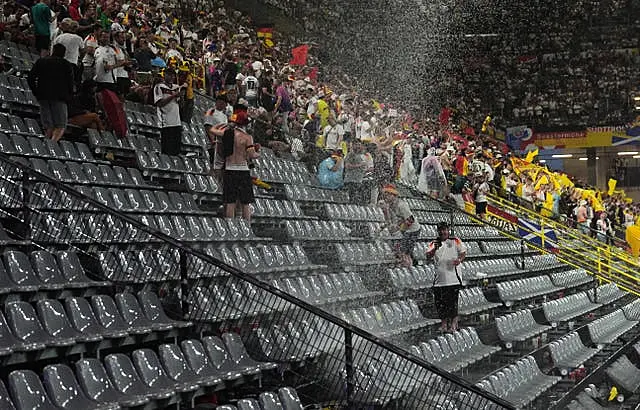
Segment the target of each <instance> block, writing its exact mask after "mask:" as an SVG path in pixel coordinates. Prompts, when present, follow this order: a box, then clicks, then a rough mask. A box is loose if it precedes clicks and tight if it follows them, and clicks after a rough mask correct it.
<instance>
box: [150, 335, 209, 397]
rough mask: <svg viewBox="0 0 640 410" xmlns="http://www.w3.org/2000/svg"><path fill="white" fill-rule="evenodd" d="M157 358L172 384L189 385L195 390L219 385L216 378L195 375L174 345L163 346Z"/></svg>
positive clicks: (159, 349)
mask: <svg viewBox="0 0 640 410" xmlns="http://www.w3.org/2000/svg"><path fill="white" fill-rule="evenodd" d="M158 357H159V359H160V363H162V367H164V369H165V372H166V373H167V375H168V376H169V378H171V379H172V380H173V381H174V382H176V383H178V384H182V385H184V386H188V385H191V386H192V387H195V388H196V389H197V388H198V387H200V386H204V387H211V386H215V385H217V384H218V383H220V379H219V378H217V377H206V376H200V375H198V374H196V373H195V372H194V371H193V370H192V369H191V367H190V366H189V363H188V362H187V360H186V359H185V357H184V354H183V353H182V350H180V347H179V346H178V345H176V344H163V345H160V347H159V348H158Z"/></svg>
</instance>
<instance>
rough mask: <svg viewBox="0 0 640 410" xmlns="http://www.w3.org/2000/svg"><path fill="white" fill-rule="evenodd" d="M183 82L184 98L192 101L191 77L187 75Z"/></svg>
mask: <svg viewBox="0 0 640 410" xmlns="http://www.w3.org/2000/svg"><path fill="white" fill-rule="evenodd" d="M184 82H185V83H186V84H187V91H186V93H185V97H186V99H187V100H193V76H192V75H191V74H187V78H185V80H184Z"/></svg>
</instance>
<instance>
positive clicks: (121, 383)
mask: <svg viewBox="0 0 640 410" xmlns="http://www.w3.org/2000/svg"><path fill="white" fill-rule="evenodd" d="M104 366H105V369H106V371H107V374H108V375H109V378H110V379H111V381H112V382H113V385H114V387H115V388H116V389H117V390H118V391H119V392H121V393H123V394H126V395H128V396H131V395H133V396H146V397H148V398H150V399H155V400H163V399H168V398H170V397H171V396H173V395H174V394H175V390H174V389H172V388H155V387H150V386H147V385H145V384H144V383H143V382H142V380H141V379H140V375H139V374H138V372H137V371H136V369H135V367H134V365H133V363H132V362H131V359H130V358H129V356H127V355H125V354H122V353H115V354H110V355H108V356H107V357H105V359H104Z"/></svg>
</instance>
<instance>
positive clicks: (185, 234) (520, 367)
mask: <svg viewBox="0 0 640 410" xmlns="http://www.w3.org/2000/svg"><path fill="white" fill-rule="evenodd" d="M9 49H10V50H12V49H13V48H9ZM0 83H1V84H2V85H0V87H1V88H0V92H2V93H3V95H4V94H6V93H10V94H11V95H17V94H20V95H21V98H15V99H14V100H7V102H6V104H5V105H4V106H3V110H5V113H4V114H0V151H2V152H3V153H4V154H8V155H10V156H11V158H6V157H5V156H2V158H1V160H0V168H2V171H3V172H2V178H1V179H0V209H1V210H2V216H1V217H0V222H2V225H3V229H2V231H0V233H2V232H4V235H2V236H0V239H1V240H3V243H2V244H3V246H4V248H3V254H2V266H4V267H5V270H6V279H4V282H3V283H0V284H2V285H3V286H0V288H1V290H3V292H0V293H2V294H4V295H6V298H5V300H4V307H5V309H4V312H5V314H6V316H7V323H6V326H5V329H6V330H7V331H6V334H7V335H8V336H7V338H6V340H7V345H6V346H5V347H4V350H2V351H3V352H6V353H5V356H4V357H5V359H6V361H5V362H4V364H5V365H6V366H5V368H6V369H7V370H6V371H5V372H4V373H2V374H0V379H1V380H3V382H5V383H6V384H7V385H9V390H10V391H11V393H10V395H9V396H10V397H12V398H13V399H16V397H18V396H20V395H21V394H22V393H21V392H22V390H19V388H20V386H30V387H29V388H30V391H36V392H40V391H42V392H44V391H46V392H48V394H49V396H53V394H54V393H53V392H54V391H57V390H53V389H55V387H56V386H49V384H47V383H49V382H48V381H50V380H60V382H58V386H61V385H65V384H68V383H73V380H76V383H79V385H80V386H81V389H80V390H79V391H84V392H85V393H84V394H85V395H88V396H90V397H91V398H92V399H94V400H98V401H100V400H107V397H102V396H100V394H101V393H100V392H99V391H98V390H99V389H98V387H99V386H100V385H101V384H102V385H104V384H109V383H111V384H112V385H113V386H112V387H113V389H114V390H113V391H109V393H112V395H110V394H107V395H108V396H111V398H114V397H115V398H116V399H117V400H116V401H118V402H119V403H121V404H124V403H129V404H131V403H133V402H135V400H139V401H141V402H144V401H145V400H147V401H148V402H153V403H154V404H155V405H159V406H160V407H163V406H164V407H166V406H168V405H170V404H172V403H175V402H178V401H180V402H183V403H185V402H187V403H188V402H192V400H193V399H199V398H201V397H209V396H211V395H212V394H215V395H216V397H218V398H219V400H220V401H219V403H233V404H237V405H238V407H240V405H241V404H242V403H241V400H242V399H244V398H247V400H253V399H255V400H258V401H260V405H261V406H262V408H264V407H265V406H266V404H265V403H267V402H268V401H269V400H272V401H276V400H285V399H286V398H287V397H294V399H293V400H294V401H295V396H293V395H292V390H279V389H281V388H284V387H285V386H293V387H295V388H296V391H297V394H298V395H299V396H300V397H301V399H302V401H303V402H304V404H311V403H317V404H322V405H328V404H330V403H334V404H336V405H338V406H342V407H344V408H361V407H369V406H378V407H396V408H433V407H435V406H436V405H447V406H449V407H458V408H474V409H475V408H500V407H511V406H527V405H528V406H530V407H532V408H546V407H550V406H551V407H553V406H554V405H556V406H557V407H558V408H564V406H565V405H573V404H575V403H578V402H574V403H573V404H571V403H572V402H571V400H573V399H574V398H575V397H577V398H578V399H581V400H583V401H585V402H588V400H593V397H592V396H593V395H595V393H594V389H595V388H596V387H594V388H591V387H589V389H590V390H589V392H587V393H588V394H589V395H587V396H588V397H585V395H586V394H587V393H583V390H584V389H585V387H587V386H586V385H585V384H584V383H586V382H585V381H590V383H591V382H593V383H596V384H598V385H599V386H597V387H600V388H602V385H605V384H606V383H609V382H610V381H612V380H624V381H627V382H629V384H628V385H627V387H625V386H622V385H620V386H619V388H620V389H622V390H624V389H626V388H628V389H630V390H631V391H627V394H626V396H627V398H628V402H629V403H632V402H633V400H634V396H633V395H632V394H631V393H633V391H632V390H633V389H632V387H633V386H634V385H633V380H634V377H633V376H634V375H633V372H632V371H631V370H633V369H630V368H629V366H628V363H627V362H626V361H625V360H628V361H629V362H631V363H632V364H635V363H638V358H637V356H634V355H633V354H632V352H633V349H632V347H633V346H634V344H635V343H636V342H637V339H638V335H639V333H638V329H637V328H638V327H637V323H638V321H639V320H640V312H639V309H640V307H639V306H638V303H637V302H636V301H635V298H634V297H633V296H632V295H629V294H627V293H625V292H624V291H621V290H620V289H618V288H617V287H616V286H615V284H605V285H602V286H597V284H596V283H594V281H593V280H592V278H591V277H590V276H589V275H587V273H586V272H585V271H584V270H582V269H576V268H572V267H569V266H567V265H565V264H563V263H561V262H559V261H558V259H557V258H555V257H554V256H553V255H545V254H539V253H538V252H536V251H535V250H529V249H526V248H523V247H522V244H521V243H520V242H515V241H510V240H506V239H505V237H504V236H503V235H502V234H501V233H500V232H499V231H498V230H496V229H495V228H492V227H488V226H485V225H478V224H476V223H475V222H474V221H473V219H471V218H469V216H467V215H465V214H463V213H460V212H454V211H452V210H451V209H449V208H446V207H443V206H442V205H440V204H439V203H436V202H433V201H429V200H426V199H424V198H421V197H419V196H417V195H415V193H413V192H411V191H406V192H404V196H405V197H406V198H407V199H408V201H409V202H410V205H411V207H412V208H413V209H414V210H415V211H416V214H417V215H418V217H419V219H420V222H421V223H422V224H423V226H424V228H423V231H422V234H421V239H420V243H419V244H418V246H417V247H416V253H415V257H416V260H418V261H419V264H418V265H417V266H415V267H413V268H411V269H404V268H396V267H395V264H394V259H393V254H392V243H393V238H391V237H389V236H388V235H387V234H386V233H385V230H384V229H383V224H382V220H383V218H382V214H381V212H380V209H378V208H377V207H374V206H363V205H354V204H351V203H349V198H348V196H347V195H346V194H345V193H344V192H339V191H328V190H324V189H320V188H318V187H316V186H314V185H313V179H312V178H311V176H310V175H309V174H308V172H307V171H306V169H305V168H304V166H303V165H302V164H300V163H297V162H294V161H289V160H285V159H282V158H279V157H277V156H275V155H273V153H271V152H270V151H268V150H264V154H263V157H262V158H261V159H260V160H259V161H257V168H256V173H257V174H258V175H259V176H260V177H261V178H262V179H264V180H265V181H268V182H270V183H271V184H272V185H273V190H271V191H262V190H258V189H257V188H256V194H257V196H258V199H257V201H256V203H255V204H254V216H255V217H254V220H253V221H252V224H250V225H249V224H247V223H244V222H243V221H240V220H225V219H222V218H220V217H219V205H220V189H219V187H218V186H217V184H216V183H215V180H214V179H213V178H211V177H209V176H208V172H209V169H208V166H209V165H208V161H207V158H206V151H205V150H204V149H203V147H204V146H205V145H204V138H203V136H202V135H201V132H200V130H201V126H200V125H196V124H192V125H189V126H187V125H185V126H184V140H183V145H184V146H185V152H184V153H183V155H181V156H176V157H168V156H164V155H161V154H159V147H158V142H157V141H158V140H157V136H158V129H157V128H156V127H155V125H154V121H153V109H152V108H151V107H148V106H143V105H138V104H128V107H127V108H128V109H127V115H128V118H129V122H130V124H131V126H132V127H131V128H132V135H131V137H130V138H127V139H125V140H118V139H115V138H114V137H113V136H112V135H111V134H109V133H106V132H103V133H95V132H90V133H88V134H82V133H77V134H76V135H74V136H70V139H69V140H63V141H62V142H61V143H59V144H56V143H52V142H51V141H46V140H44V139H43V138H42V135H41V134H42V133H41V131H40V129H39V126H38V123H37V121H35V120H34V119H35V118H36V117H37V106H36V105H34V104H33V99H32V98H31V99H30V98H28V94H29V91H28V89H26V88H25V87H24V83H23V82H22V80H20V79H18V78H15V77H12V76H7V77H0ZM17 101H19V103H18V102H17ZM197 103H198V104H197V106H198V107H197V110H196V115H195V116H194V117H195V118H201V116H199V114H201V113H202V111H203V110H204V109H205V108H207V105H208V104H210V102H208V101H207V100H206V99H204V98H198V100H197ZM107 158H110V159H109V160H107ZM26 167H29V169H34V170H35V172H32V171H29V170H28V169H27V168H26ZM49 178H50V179H49ZM441 220H447V221H454V225H455V228H454V229H455V233H456V235H458V236H460V237H461V238H462V239H463V240H465V242H466V243H467V244H468V247H469V257H468V259H467V261H465V263H464V264H463V265H462V266H461V270H462V274H463V276H464V277H465V279H467V281H468V282H469V286H468V287H467V288H465V289H464V290H463V291H462V294H461V297H460V311H461V313H462V320H461V324H462V329H461V330H460V331H459V332H456V333H454V334H447V335H441V334H439V332H438V330H437V329H438V327H439V325H438V320H436V314H435V311H434V308H433V301H432V293H431V287H432V284H433V275H434V272H433V267H432V266H431V265H430V264H428V263H426V261H424V260H423V255H424V252H423V251H424V247H425V246H426V243H427V242H428V241H429V240H431V239H433V238H434V237H435V225H436V224H437V223H438V222H439V221H441ZM1 273H2V271H1V270H0V274H1ZM0 277H2V275H0ZM20 317H28V318H30V322H29V323H40V325H41V326H40V328H37V326H36V328H35V329H31V328H27V329H24V328H22V327H21V326H22V324H24V323H22V321H21V319H20ZM87 317H88V318H89V320H88V321H87V319H86V318H87ZM93 318H95V320H93ZM50 319H51V320H50ZM53 319H56V320H57V321H54V320H53ZM1 324H2V322H1V321H0V325H1ZM0 327H2V326H0ZM3 340H4V339H3ZM45 359H46V360H47V361H46V362H45ZM27 362H30V363H29V366H27V365H26V363H27ZM50 362H54V363H59V364H60V365H61V366H58V367H55V368H45V366H44V365H45V363H46V364H48V363H50ZM154 363H160V364H161V365H160V366H154ZM582 366H584V369H586V370H584V371H583V370H580V369H581V368H582ZM27 367H28V368H30V369H33V370H35V371H36V372H37V374H33V373H29V372H26V371H23V370H21V371H19V372H18V373H10V372H11V371H12V370H20V369H26V368H27ZM153 369H164V371H163V372H161V373H162V374H158V373H157V372H156V373H154V372H153V371H152V370H153ZM605 369H606V372H603V370H605ZM70 372H71V373H70ZM580 372H584V373H585V374H580ZM54 373H55V374H59V376H57V377H58V379H55V378H54V376H53V375H54ZM119 374H123V375H129V376H132V377H134V378H135V376H137V378H138V379H139V381H140V383H136V384H135V387H131V388H132V390H128V388H129V387H127V386H128V385H126V383H125V381H124V380H122V379H119V378H118V377H117V375H119ZM603 374H604V376H603ZM12 375H14V376H12ZM38 375H46V378H45V379H44V380H45V382H46V383H45V384H46V386H45V387H42V386H39V385H38V383H42V381H40V378H38ZM91 375H98V376H95V377H94V376H91ZM585 375H588V376H589V377H587V378H584V379H582V381H579V379H580V378H581V377H583V376H585ZM621 375H622V377H620V376H621ZM91 377H94V378H93V379H91ZM96 377H97V378H96ZM157 380H160V381H159V382H158V383H160V384H159V385H156V384H155V383H156V381H157ZM616 383H617V384H619V382H617V381H616ZM474 385H477V387H473V386H474ZM151 386H156V387H157V388H155V387H154V388H151ZM158 386H162V387H158ZM41 387H42V388H41ZM480 389H482V390H480ZM484 391H487V392H490V393H491V392H493V393H495V394H490V393H489V394H486V393H483V392H484ZM274 392H278V394H276V393H274ZM0 396H2V397H8V396H7V395H6V394H1V392H0ZM496 396H499V397H502V398H503V399H505V400H507V402H509V403H510V404H509V403H506V402H504V401H500V399H498V398H497V397H496ZM77 400H82V398H80V399H77ZM132 400H133V401H132ZM163 400H165V401H163ZM263 402H264V403H263ZM145 403H146V402H145ZM445 403H448V404H445ZM247 405H248V404H247ZM248 408H250V407H248Z"/></svg>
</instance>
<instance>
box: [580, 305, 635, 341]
mask: <svg viewBox="0 0 640 410" xmlns="http://www.w3.org/2000/svg"><path fill="white" fill-rule="evenodd" d="M637 324H638V321H636V320H628V319H627V318H625V316H624V312H623V311H622V309H618V310H615V311H613V312H611V313H609V314H608V315H606V316H603V317H601V318H600V319H597V320H594V321H593V322H591V323H589V324H588V325H587V328H588V329H589V335H590V336H591V340H592V341H593V342H594V343H612V342H613V341H614V340H616V339H617V338H618V337H620V336H621V335H622V334H624V333H626V332H627V331H628V330H629V329H631V328H632V327H634V326H635V325H637Z"/></svg>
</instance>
